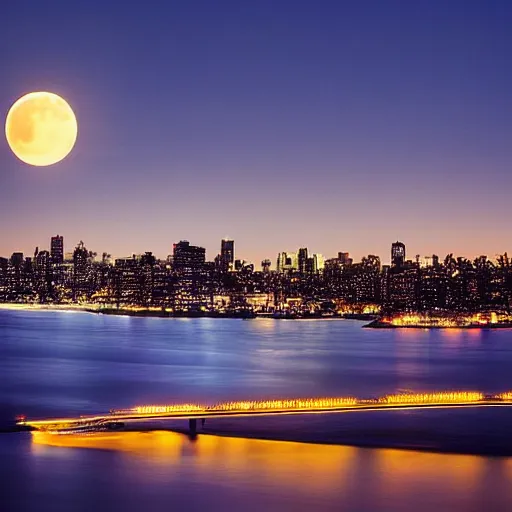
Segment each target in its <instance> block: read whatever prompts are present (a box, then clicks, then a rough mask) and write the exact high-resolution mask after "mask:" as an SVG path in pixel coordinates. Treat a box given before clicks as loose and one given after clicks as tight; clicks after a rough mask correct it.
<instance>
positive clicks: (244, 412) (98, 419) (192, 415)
mask: <svg viewBox="0 0 512 512" xmlns="http://www.w3.org/2000/svg"><path fill="white" fill-rule="evenodd" d="M461 395H463V396H461V399H460V400H457V396H456V394H453V393H450V394H448V393H445V396H444V400H443V399H440V400H438V401H435V400H425V401H421V400H417V401H414V400H413V398H411V397H416V396H423V397H425V396H427V397H428V396H434V395H396V396H395V398H396V397H400V398H401V400H399V399H398V398H396V399H391V398H390V397H387V398H385V399H369V400H368V399H366V400H356V399H352V402H353V403H349V404H347V403H346V402H345V403H343V400H345V399H328V401H329V402H330V403H327V404H325V405H320V406H319V405H316V404H317V403H318V402H317V401H316V400H314V399H306V400H303V399H301V400H295V401H294V400H291V401H285V402H286V403H288V402H289V403H291V404H295V403H299V404H301V406H300V407H293V406H292V407H266V408H265V407H259V406H258V405H259V404H266V403H274V402H276V401H273V402H231V403H228V404H219V405H216V406H211V407H199V406H187V405H183V406H179V405H172V406H144V407H136V408H134V409H128V410H125V411H113V412H111V413H109V414H104V415H95V416H84V417H78V418H58V419H45V420H23V421H20V422H18V424H19V425H24V426H29V427H32V428H35V429H38V430H47V431H55V432H58V431H59V430H63V431H64V430H68V429H73V428H81V427H84V428H86V427H91V428H94V427H101V426H105V425H108V424H114V423H124V422H136V421H156V420H193V419H203V418H204V419H206V418H220V417H230V418H233V417H243V416H247V417H251V416H276V415H289V414H294V415H296V414H327V413H345V412H357V411H383V410H407V409H438V408H463V407H464V408H468V407H497V406H511V405H512V396H511V394H510V393H506V394H500V395H488V396H485V397H484V396H483V395H481V394H480V395H479V398H477V399H468V396H467V394H466V393H461ZM435 396H441V398H443V395H442V394H441V395H440V394H436V395H435ZM448 397H449V398H448ZM463 398H465V399H463ZM469 398H472V396H470V397H469ZM326 400H327V399H320V403H322V404H323V403H324V402H325V401H326ZM332 401H339V403H340V405H331V404H332ZM281 402H282V401H277V403H281ZM237 404H243V407H238V408H237ZM248 404H249V405H248Z"/></svg>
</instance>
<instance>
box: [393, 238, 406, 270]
mask: <svg viewBox="0 0 512 512" xmlns="http://www.w3.org/2000/svg"><path fill="white" fill-rule="evenodd" d="M404 263H405V244H403V243H402V242H395V243H393V244H391V266H392V267H402V266H403V265H404Z"/></svg>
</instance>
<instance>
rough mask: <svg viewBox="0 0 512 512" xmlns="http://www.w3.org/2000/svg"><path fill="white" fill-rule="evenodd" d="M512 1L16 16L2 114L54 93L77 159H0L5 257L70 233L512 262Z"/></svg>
mask: <svg viewBox="0 0 512 512" xmlns="http://www.w3.org/2000/svg"><path fill="white" fill-rule="evenodd" d="M511 26H512V2H509V1H508V0H501V1H500V0H495V1H492V0H483V1H478V2H476V1H471V0H460V1H458V0H440V1H435V0H429V1H422V0H416V1H414V2H410V1H406V0H403V1H380V0H379V1H364V0H363V1H359V2H356V1H353V2H348V1H347V2H340V1H332V2H331V1H321V0H320V1H299V0H295V1H287V0H279V1H276V0H273V1H268V0H258V1H243V2H242V1H240V0H233V1H221V0H218V1H215V2H212V1H207V0H205V1H194V0H187V1H168V2H163V1H162V2H127V3H125V4H124V5H122V4H121V3H120V2H103V1H100V0H88V1H76V2H70V1H69V0H67V1H61V0H54V1H52V0H48V1H46V2H40V1H38V0H37V1H36V0H27V1H24V2H8V3H7V5H6V6H4V7H3V9H2V21H1V22H0V28H1V31H2V34H3V39H4V41H7V42H8V44H7V46H5V45H3V47H2V51H1V52H0V69H1V79H0V110H1V111H2V113H3V115H4V116H5V115H6V114H7V111H8V109H9V107H10V106H11V104H12V103H13V102H14V101H15V100H16V99H17V98H18V97H19V96H21V95H22V94H24V93H27V92H30V91H33V90H50V91H53V92H56V93H58V94H60V95H62V96H63V97H64V98H66V99H67V100H68V101H69V102H70V104H71V105H72V107H73V108H74V110H75V112H76V114H77V117H78V122H79V137H78V141H77V145H76V147H75V150H74V152H73V153H72V155H71V156H70V157H69V158H68V159H66V160H64V161H63V162H62V163H60V164H58V165H55V166H53V167H47V168H34V167H29V166H27V165H25V164H23V163H22V162H19V161H18V160H17V159H16V158H15V157H14V155H12V153H11V152H10V150H9V148H8V146H7V143H6V141H5V138H4V137H2V140H1V142H0V254H2V255H10V253H12V252H13V251H14V250H22V251H25V252H27V253H29V252H32V251H33V249H34V247H35V246H36V245H38V246H39V247H40V248H45V247H47V246H48V245H49V238H50V236H51V235H52V234H56V233H59V234H62V235H64V237H65V242H66V250H71V249H72V246H73V245H74V244H76V243H77V242H78V241H79V240H80V239H82V240H84V242H85V243H86V245H87V247H88V248H89V249H91V250H95V251H97V252H99V253H101V252H102V251H104V250H105V251H108V252H110V253H112V254H113V255H115V256H124V255H128V254H131V253H133V252H137V253H138V252H143V251H145V250H152V251H153V252H154V253H156V255H157V256H159V257H165V256H166V255H167V254H169V253H170V252H171V250H172V243H173V242H176V241H178V240H180V239H188V240H190V241H191V243H194V244H198V245H203V246H205V247H206V248H207V257H208V258H213V257H214V256H215V254H216V253H217V252H218V251H219V249H220V239H221V238H222V237H224V236H230V237H232V238H234V239H235V241H236V250H237V256H239V257H242V258H245V259H250V260H254V261H255V262H257V263H259V261H260V260H261V259H262V258H264V257H270V258H271V259H272V261H273V262H275V256H276V254H277V252H278V251H281V250H289V251H291V250H295V249H296V248H298V247H299V246H307V247H309V249H310V250H311V251H315V252H321V253H323V254H324V255H325V256H327V257H330V256H334V255H335V254H336V253H337V251H341V250H343V251H349V252H351V253H352V254H353V255H354V257H356V258H360V257H361V256H362V255H363V254H368V253H376V254H379V255H380V256H381V257H382V259H383V260H384V261H388V260H389V248H390V244H391V242H392V241H394V240H396V239H400V240H402V241H404V242H405V243H406V244H407V247H408V253H409V255H410V256H414V254H416V253H419V254H422V255H424V254H432V253H438V254H439V255H441V256H444V255H445V254H446V253H447V252H454V253H456V254H464V255H466V256H468V257H472V256H475V255H478V254H481V253H487V254H489V255H491V256H493V255H494V254H495V253H498V252H504V251H506V250H508V251H509V252H512V244H511V240H510V239H511V236H510V235H511V231H512V230H511V227H510V208H509V205H510V201H509V195H510V187H511V185H512V177H511V176H510V170H511V162H512V144H511V140H512V95H511V91H512V71H511V61H510V56H511V54H512V32H511V30H510V27H511Z"/></svg>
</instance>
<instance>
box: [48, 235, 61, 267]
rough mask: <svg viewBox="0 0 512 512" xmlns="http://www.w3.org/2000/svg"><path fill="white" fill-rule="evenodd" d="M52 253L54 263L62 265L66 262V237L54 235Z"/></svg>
mask: <svg viewBox="0 0 512 512" xmlns="http://www.w3.org/2000/svg"><path fill="white" fill-rule="evenodd" d="M50 255H51V259H52V263H53V264H56V265H60V264H61V263H63V262H64V237H62V236H59V235H57V236H52V240H51V246H50Z"/></svg>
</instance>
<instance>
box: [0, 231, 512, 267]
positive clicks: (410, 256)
mask: <svg viewBox="0 0 512 512" xmlns="http://www.w3.org/2000/svg"><path fill="white" fill-rule="evenodd" d="M54 238H59V239H61V241H60V244H63V249H62V254H63V256H68V257H69V256H70V255H72V254H73V251H74V249H75V248H76V247H77V246H78V245H79V244H80V243H81V242H84V244H85V246H86V247H87V248H88V250H90V251H91V252H95V253H96V254H97V258H98V259H101V255H102V254H103V253H106V254H108V255H109V256H110V259H111V260H112V262H113V261H115V260H116V259H124V258H131V257H132V256H134V255H136V256H141V255H144V254H145V253H147V252H151V253H152V254H153V255H154V256H155V257H156V258H157V259H159V260H162V261H164V260H166V259H168V258H169V257H170V256H171V255H172V252H173V246H174V245H176V244H177V243H178V242H182V241H185V242H189V243H190V245H193V246H198V247H201V248H204V249H205V251H206V261H211V262H213V261H215V260H216V258H220V261H222V258H221V255H222V247H223V243H224V242H234V253H233V258H232V259H230V263H231V264H233V263H234V261H235V260H241V261H244V262H247V263H252V264H254V268H255V269H257V268H259V267H260V266H261V263H262V262H263V261H264V260H270V262H271V267H272V269H274V270H275V269H276V266H277V264H276V262H277V259H278V258H279V257H280V256H281V254H294V255H295V256H297V257H299V258H300V256H299V254H300V251H301V250H302V249H301V248H305V249H306V250H310V256H316V255H318V256H320V257H323V259H324V260H326V259H330V258H336V257H338V256H339V254H342V253H346V254H347V257H348V256H350V259H351V260H353V261H354V262H357V261H360V260H361V259H362V258H364V257H366V256H368V255H375V256H377V257H379V258H380V260H381V264H382V265H390V264H392V255H391V252H390V247H391V244H394V243H395V242H397V243H400V244H403V241H401V240H399V239H395V240H392V241H388V243H387V248H386V249H385V250H384V251H383V252H381V253H379V252H376V251H374V252H368V253H366V254H360V255H358V254H355V253H353V252H352V251H350V247H349V246H348V245H347V244H344V245H343V246H342V247H340V248H339V249H338V250H336V251H334V252H333V253H325V252H322V251H320V250H314V248H313V249H312V248H311V246H309V245H308V244H304V243H299V244H298V245H297V246H295V247H288V248H285V249H283V248H281V249H276V251H275V252H273V253H272V254H267V255H264V256H263V257H262V258H260V259H257V260H255V259H251V258H249V257H246V255H245V253H244V251H243V248H242V250H240V249H239V244H238V243H237V240H235V239H233V238H230V237H222V238H219V239H217V249H215V248H213V247H207V246H205V245H204V244H202V243H201V242H200V241H197V240H192V239H190V238H187V237H185V238H181V239H180V240H175V241H172V242H170V243H169V244H168V247H169V250H168V251H167V253H166V254H158V253H156V252H155V251H153V250H152V249H151V247H145V248H144V247H141V248H140V249H139V250H136V251H129V252H127V253H125V254H115V253H113V252H112V251H109V250H108V248H102V247H99V248H98V247H94V246H92V245H91V244H89V243H88V241H87V240H84V239H83V238H79V239H78V240H77V241H76V242H75V241H71V242H69V241H66V240H68V238H67V237H66V236H64V235H62V234H61V233H58V234H52V235H50V236H49V237H48V239H47V240H46V242H43V243H41V244H39V245H37V244H36V245H34V244H32V248H31V249H30V248H29V249H28V250H23V249H14V250H7V251H4V252H0V257H4V258H10V256H11V255H12V254H14V253H23V254H24V256H28V257H31V256H33V255H34V252H35V250H38V251H39V252H41V251H48V252H51V248H52V244H53V239H54ZM405 245H406V246H407V258H406V259H407V260H410V261H415V259H416V257H417V256H419V257H420V259H421V261H424V260H425V259H429V258H431V257H432V256H433V255H435V256H438V257H439V258H440V259H444V258H445V257H446V256H447V255H450V254H451V255H453V256H454V257H455V258H457V257H462V258H467V259H468V260H474V259H476V258H479V257H480V256H486V257H488V258H489V259H491V260H495V259H496V258H497V257H499V256H501V255H503V254H505V253H507V254H509V253H510V254H512V251H508V250H506V249H505V250H503V251H500V252H496V253H490V252H489V251H485V250H484V251H482V252H480V253H478V254H474V255H468V254H461V253H458V252H456V251H454V250H451V251H450V250H449V251H447V252H436V251H427V252H424V253H420V252H418V251H415V250H414V248H413V249H411V247H410V245H409V244H408V243H405Z"/></svg>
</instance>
